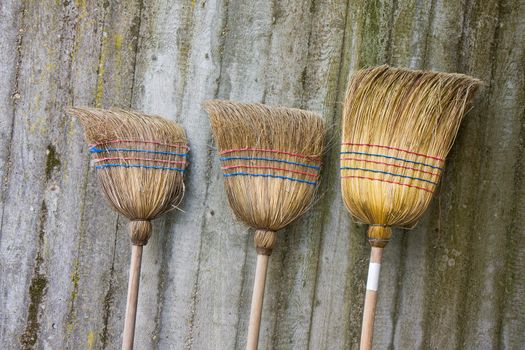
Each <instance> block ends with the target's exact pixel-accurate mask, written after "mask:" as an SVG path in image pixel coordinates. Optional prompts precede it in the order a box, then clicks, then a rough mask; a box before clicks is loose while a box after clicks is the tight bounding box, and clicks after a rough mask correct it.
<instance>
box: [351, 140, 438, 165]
mask: <svg viewBox="0 0 525 350" xmlns="http://www.w3.org/2000/svg"><path fill="white" fill-rule="evenodd" d="M341 145H343V146H366V147H378V148H386V149H391V150H395V151H400V152H405V153H408V154H413V155H416V156H420V157H425V158H430V159H435V160H439V161H441V162H442V161H444V159H443V158H441V157H435V156H429V155H427V154H423V153H417V152H412V151H407V150H406V149H402V148H396V147H390V146H382V145H374V144H369V143H352V142H343V143H342V144H341Z"/></svg>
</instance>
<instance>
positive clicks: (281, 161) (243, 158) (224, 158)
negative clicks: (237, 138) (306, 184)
mask: <svg viewBox="0 0 525 350" xmlns="http://www.w3.org/2000/svg"><path fill="white" fill-rule="evenodd" d="M219 159H220V160H221V161H224V160H266V161H269V162H277V163H285V164H291V165H297V166H302V167H305V168H310V169H315V170H320V169H321V167H318V166H315V165H309V164H303V163H296V162H290V161H288V160H284V159H277V158H259V157H221V158H219Z"/></svg>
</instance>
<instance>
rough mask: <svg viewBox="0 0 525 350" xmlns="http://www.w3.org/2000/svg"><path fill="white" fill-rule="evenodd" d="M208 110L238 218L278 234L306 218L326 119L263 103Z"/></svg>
mask: <svg viewBox="0 0 525 350" xmlns="http://www.w3.org/2000/svg"><path fill="white" fill-rule="evenodd" d="M203 106H204V109H205V110H206V111H207V112H208V113H209V115H210V120H211V127H212V130H213V134H214V137H215V140H216V142H217V145H218V147H219V149H220V156H221V158H220V159H221V163H222V169H223V172H224V178H225V187H226V193H227V196H228V200H229V202H230V205H231V207H232V209H233V211H234V212H235V214H236V215H237V217H238V218H239V219H241V220H242V221H244V222H245V223H246V224H248V225H249V226H251V227H253V228H255V229H259V230H269V231H277V230H280V229H282V228H283V227H285V226H286V225H288V224H290V223H291V222H293V221H294V220H295V219H297V218H298V217H299V216H300V215H301V214H303V213H304V211H305V210H306V209H307V208H308V207H309V205H310V204H311V202H312V199H313V197H314V194H315V191H316V188H317V184H318V179H319V171H320V166H321V154H322V152H323V145H324V121H323V119H322V118H321V117H320V116H318V115H317V114H315V113H312V112H308V111H303V110H299V109H293V108H285V107H269V106H265V105H262V104H245V103H237V102H230V101H219V100H213V101H207V102H205V103H204V105H203Z"/></svg>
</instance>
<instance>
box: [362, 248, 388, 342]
mask: <svg viewBox="0 0 525 350" xmlns="http://www.w3.org/2000/svg"><path fill="white" fill-rule="evenodd" d="M382 256H383V248H380V247H372V252H371V253H370V265H369V267H368V278H367V281H366V295H365V308H364V310H363V326H362V327H361V345H360V347H359V349H360V350H371V349H372V337H373V335H374V318H375V313H376V303H377V288H378V286H379V271H380V269H381V257H382Z"/></svg>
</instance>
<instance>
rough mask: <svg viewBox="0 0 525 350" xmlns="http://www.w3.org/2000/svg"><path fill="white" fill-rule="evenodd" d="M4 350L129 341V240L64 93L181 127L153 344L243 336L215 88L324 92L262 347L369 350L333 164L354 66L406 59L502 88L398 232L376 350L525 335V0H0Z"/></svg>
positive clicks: (240, 258)
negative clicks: (313, 179) (184, 140)
mask: <svg viewBox="0 0 525 350" xmlns="http://www.w3.org/2000/svg"><path fill="white" fill-rule="evenodd" d="M0 33H1V35H0V81H1V84H0V177H1V187H0V189H1V191H0V210H1V211H0V213H1V226H0V339H1V340H2V346H1V347H2V348H3V349H18V348H22V349H31V348H34V349H117V348H119V347H120V333H121V331H122V327H123V316H124V308H125V296H126V289H127V270H128V263H129V250H130V249H129V241H128V237H127V233H126V224H127V222H126V219H125V218H123V217H120V216H118V215H116V214H115V213H114V212H112V211H111V210H110V209H109V207H108V206H107V205H106V203H105V201H104V199H103V197H102V196H101V193H100V191H99V189H98V187H97V182H96V177H95V172H94V169H93V168H92V167H90V165H89V154H88V151H87V150H88V148H87V145H86V142H85V141H84V140H83V136H82V130H81V128H80V125H79V124H78V123H77V122H76V121H74V120H71V119H70V118H68V117H67V116H66V115H65V113H64V111H63V110H64V107H66V106H70V105H89V106H99V107H110V106H119V107H131V108H135V109H139V110H143V111H146V112H151V113H157V114H161V115H163V116H165V117H167V118H170V119H172V120H177V121H179V122H181V123H182V124H183V125H184V126H185V128H186V130H187V132H188V136H189V139H190V143H191V147H192V153H191V162H192V163H191V167H190V171H189V174H188V177H187V196H186V198H185V200H184V202H183V204H182V209H183V211H180V212H172V213H170V214H169V215H166V216H164V217H163V218H162V219H159V220H157V221H156V222H155V233H154V236H153V238H152V240H151V241H150V243H149V244H148V245H147V246H146V248H145V256H144V260H143V270H142V271H143V274H142V279H141V284H142V285H141V291H140V299H139V315H138V321H137V333H136V344H137V345H136V348H137V349H242V348H243V347H244V343H245V338H246V333H247V320H248V314H249V304H250V298H251V289H252V282H253V272H254V269H255V265H254V264H255V251H254V249H253V248H252V237H251V235H252V232H250V230H249V229H248V228H247V227H245V226H243V225H241V224H239V223H237V222H235V220H234V218H233V217H232V214H231V212H230V210H229V208H228V205H227V202H226V198H225V194H224V191H223V184H222V177H221V172H220V169H219V162H218V158H217V156H216V153H215V149H214V145H213V142H212V139H211V133H210V127H209V123H208V119H207V115H206V114H205V113H204V112H203V110H202V109H201V108H200V104H201V102H202V101H203V100H205V99H209V98H227V99H234V100H240V101H246V102H264V103H268V104H282V105H287V106H293V107H299V108H306V109H311V110H314V111H317V112H320V113H322V115H323V116H324V118H325V119H326V121H327V122H328V124H329V125H330V126H331V127H332V128H331V131H330V135H329V137H330V140H331V144H330V150H329V152H328V153H327V154H326V157H325V159H324V173H323V184H322V188H321V192H322V197H321V198H320V200H319V201H318V203H317V204H316V205H315V207H314V208H313V209H312V210H311V211H309V212H308V214H307V215H305V216H304V217H303V218H302V219H301V220H299V222H297V223H296V224H294V225H292V226H291V227H290V228H289V229H287V230H285V231H283V232H280V233H279V242H278V245H277V249H276V250H275V251H274V254H273V255H272V257H271V262H270V267H269V275H268V285H267V291H266V297H265V303H264V314H263V322H262V331H261V339H260V348H261V349H315V350H317V349H357V348H358V340H359V334H360V324H361V312H362V303H363V297H364V291H365V279H366V273H367V271H366V270H367V262H368V254H369V247H368V245H367V243H366V240H365V227H362V226H359V225H357V224H354V223H352V222H351V220H350V218H349V215H348V214H347V212H346V210H345V209H344V207H343V205H342V202H341V198H340V193H339V179H338V174H337V163H338V161H337V159H338V151H339V147H338V143H339V141H340V136H339V132H340V126H339V123H340V118H341V102H342V100H343V97H344V91H345V87H346V84H347V81H348V76H349V74H350V73H351V72H352V71H353V70H355V69H357V68H360V67H362V66H368V65H376V64H381V63H389V64H392V65H400V66H407V67H412V68H424V69H434V70H443V71H454V72H464V73H467V74H471V75H473V76H476V77H478V78H481V79H483V80H484V81H485V82H486V83H487V86H486V87H485V88H484V90H483V92H482V94H480V96H479V98H478V101H477V103H476V107H475V108H474V110H473V111H472V112H471V113H470V114H469V116H468V117H467V119H466V121H465V123H464V124H463V126H462V128H461V130H460V133H459V136H458V139H457V142H456V144H455V146H454V148H453V150H452V153H451V155H450V157H449V159H448V163H447V167H446V171H445V174H444V177H443V179H442V184H441V186H440V188H439V190H438V193H437V195H436V197H435V198H434V200H433V203H432V205H431V208H430V209H429V210H428V212H427V214H426V215H425V216H424V218H423V219H422V220H421V222H420V223H419V225H418V226H417V227H416V228H415V229H413V230H411V231H402V230H397V231H396V232H395V233H394V238H393V241H392V242H391V243H390V244H389V246H388V247H387V248H386V251H385V256H384V264H383V269H382V271H381V291H380V293H379V305H378V310H377V321H376V328H375V339H374V343H375V348H376V349H516V350H517V349H524V348H525V317H524V315H525V240H524V238H525V230H524V228H523V224H524V223H525V183H524V175H525V163H524V162H525V159H524V155H523V150H524V142H525V141H524V137H525V34H524V33H525V1H523V0H465V1H443V0H432V1H430V0H429V1H423V0H389V1H381V0H373V1H347V0H332V1H320V0H311V1H300V0H282V1H280V0H274V1H273V2H272V1H260V0H243V1H233V0H229V1H228V0H222V1H221V0H193V1H189V0H188V1H180V0H179V1H170V0H157V1H144V0H129V1H124V0H121V1H109V0H98V1H97V0H74V1H64V2H61V1H49V0H46V1H29V0H27V1H22V0H18V1H16V0H2V1H0Z"/></svg>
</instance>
